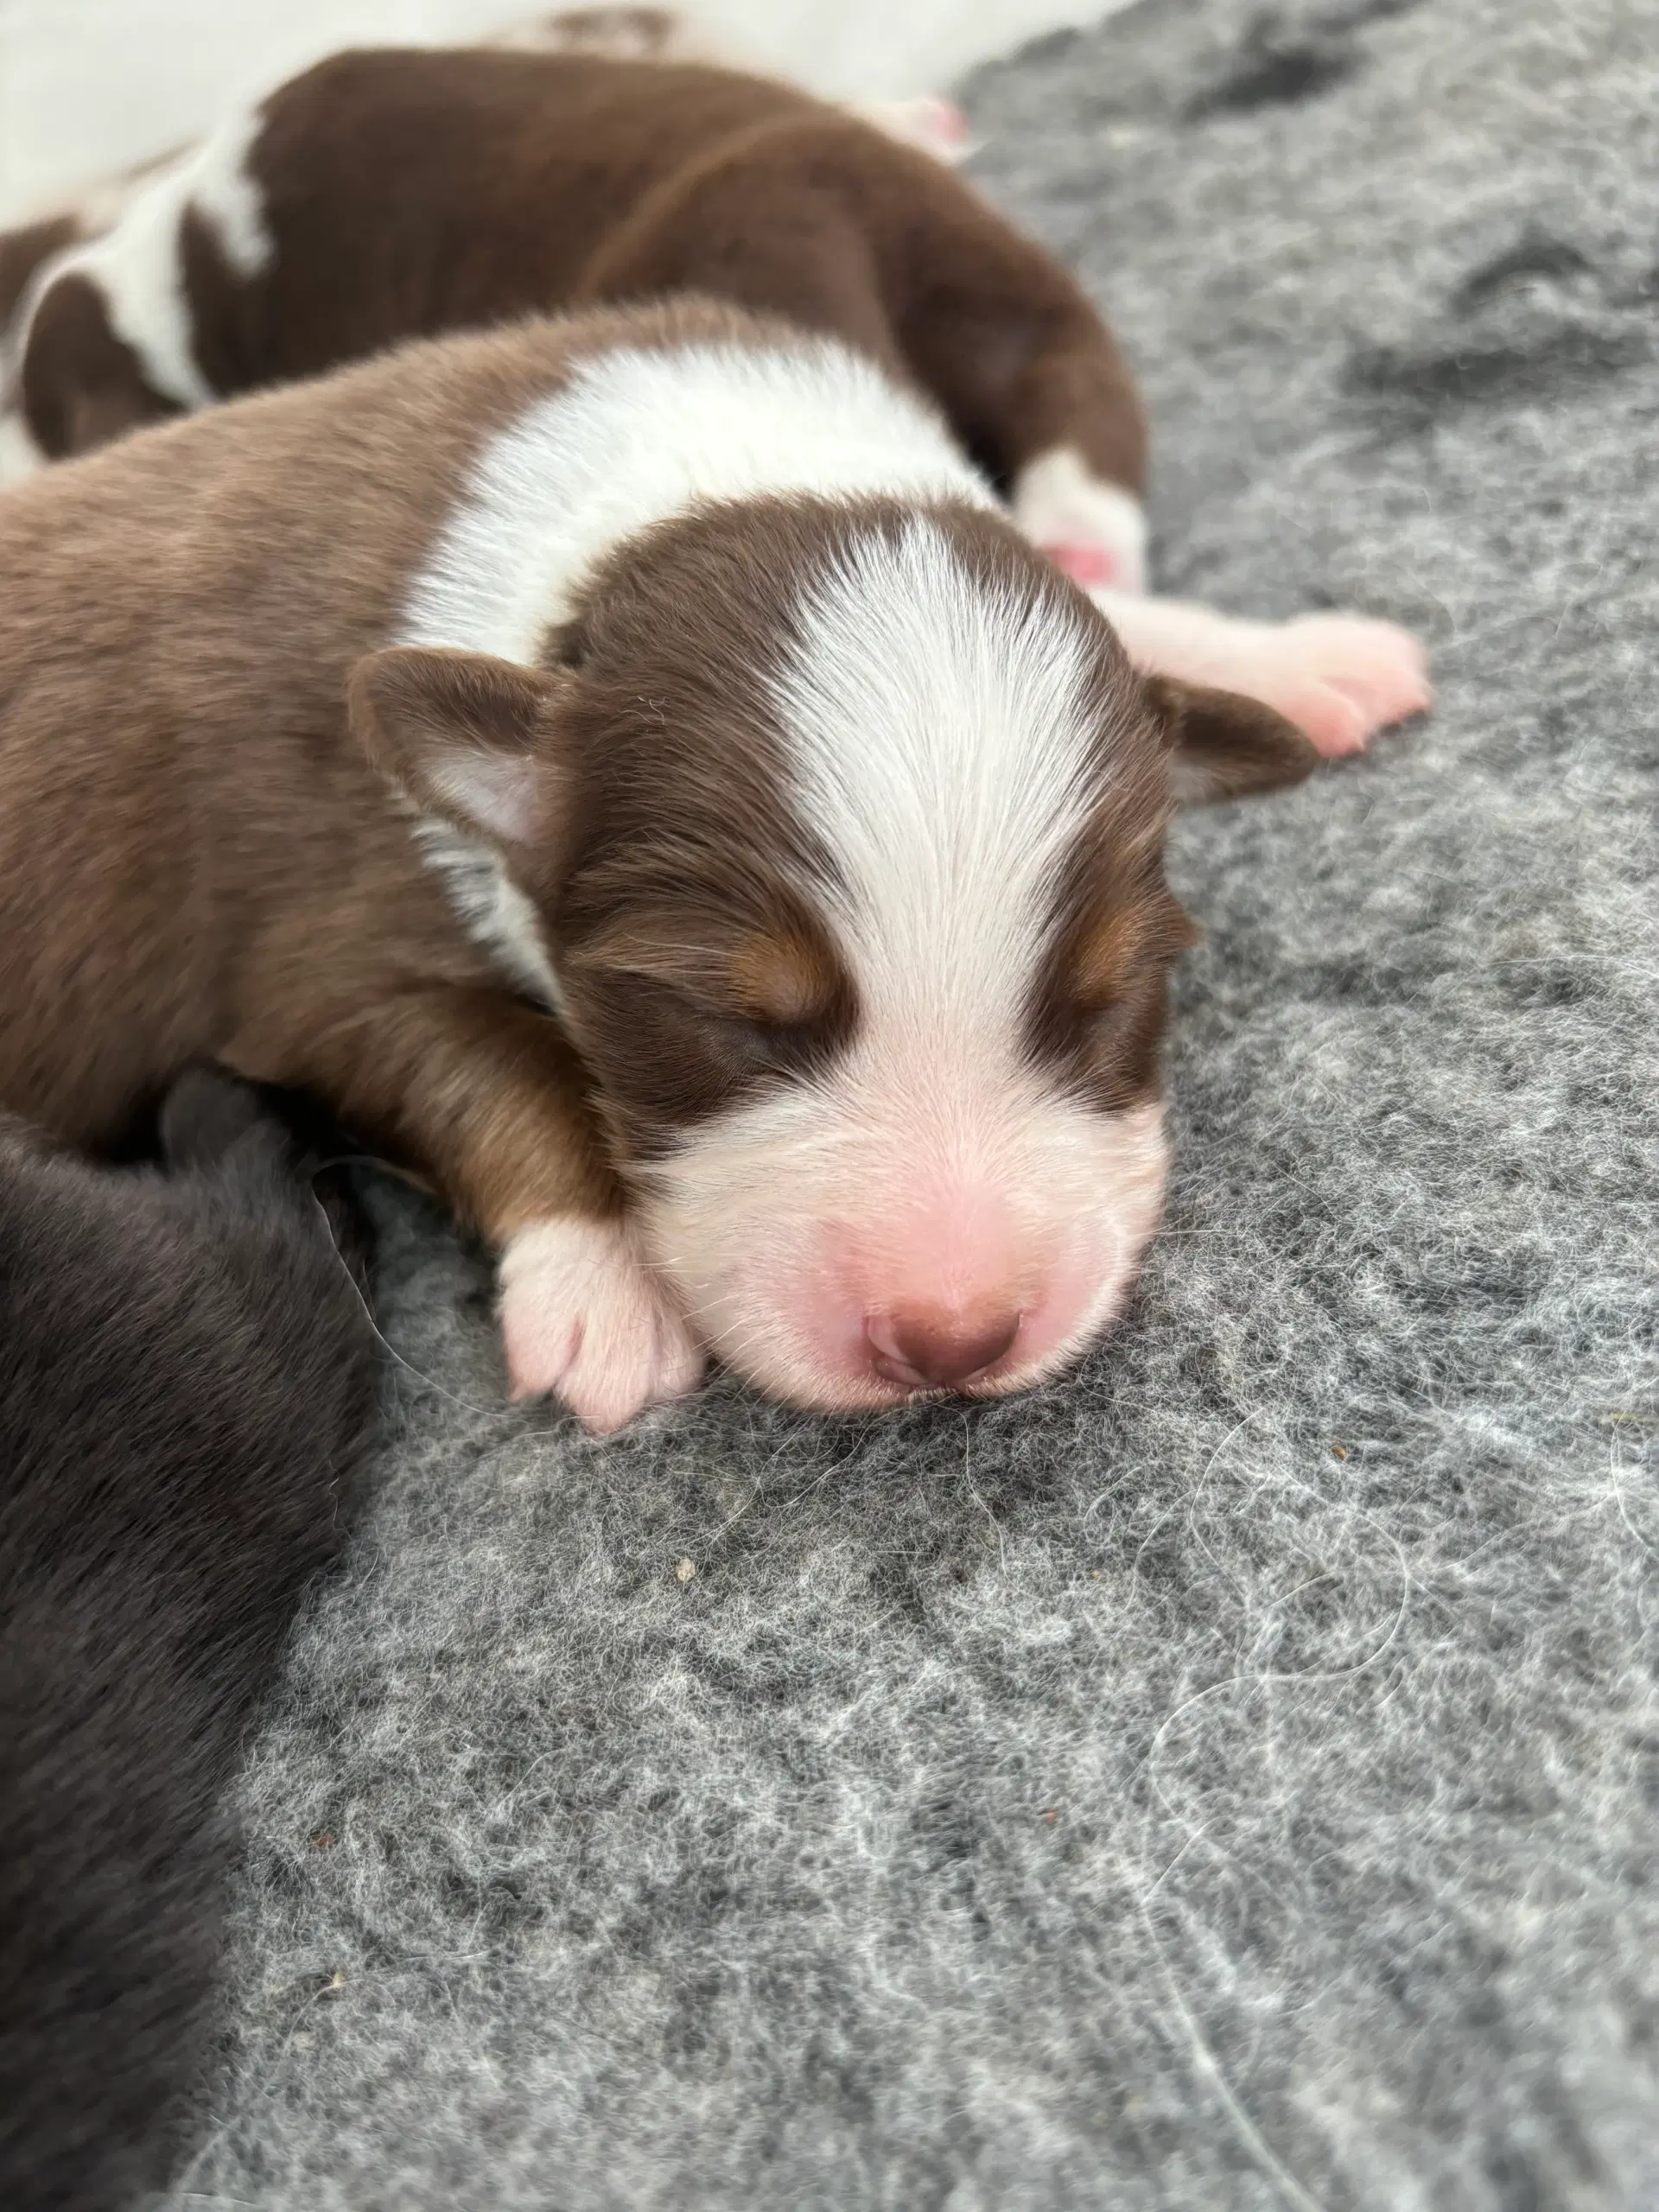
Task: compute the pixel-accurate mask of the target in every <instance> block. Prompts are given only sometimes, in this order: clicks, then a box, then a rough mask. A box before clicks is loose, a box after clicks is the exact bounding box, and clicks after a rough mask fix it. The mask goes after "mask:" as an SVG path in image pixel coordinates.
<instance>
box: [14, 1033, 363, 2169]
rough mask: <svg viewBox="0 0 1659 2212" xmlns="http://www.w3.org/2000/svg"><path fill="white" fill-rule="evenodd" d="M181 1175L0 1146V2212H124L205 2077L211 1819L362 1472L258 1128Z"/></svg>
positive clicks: (244, 1108) (198, 1089) (320, 1294)
mask: <svg viewBox="0 0 1659 2212" xmlns="http://www.w3.org/2000/svg"><path fill="white" fill-rule="evenodd" d="M165 1135H166V1139H167V1141H168V1148H169V1152H170V1153H171V1154H172V1156H173V1158H174V1160H175V1161H178V1162H181V1163H184V1162H188V1164H186V1165H183V1166H182V1167H181V1172H175V1173H171V1174H169V1175H168V1176H165V1177H164V1176H162V1175H160V1174H157V1173H154V1172H143V1173H110V1172H100V1171H98V1170H95V1169H92V1168H90V1167H87V1166H83V1165H82V1164H80V1163H79V1162H77V1161H75V1160H72V1159H70V1158H68V1157H67V1156H63V1155H57V1154H48V1153H47V1152H45V1151H44V1150H43V1149H42V1148H41V1147H40V1146H39V1145H38V1143H37V1142H36V1141H35V1139H34V1138H33V1137H32V1136H31V1135H29V1134H28V1133H27V1132H26V1131H24V1130H23V1129H22V1128H21V1126H20V1125H19V1124H16V1123H15V1122H7V1123H5V1124H4V1125H3V1128H0V2202H3V2203H5V2204H7V2205H9V2206H10V2205H15V2206H17V2207H19V2208H22V2207H25V2206H31V2205H37V2204H40V2205H44V2204H48V2203H50V2204H53V2205H56V2206H63V2207H72V2206H73V2207H77V2208H81V2207H84V2208H89V2212H90V2208H92V2207H95V2206H97V2207H102V2206H110V2207H111V2208H113V2207H115V2206H117V2205H124V2204H125V2203H127V2202H130V2200H131V2199H132V2197H133V2196H135V2194H136V2193H137V2192H138V2191H140V2190H143V2189H144V2188H147V2187H152V2186H155V2185H156V2183H158V2182H159V2181H160V2180H161V2179H162V2178H163V2177H164V2172H165V2168H166V2165H167V2163H168V2155H169V2152H170V2149H171V2146H172V2142H173V2140H174V2137H175V2128H176V2125H177V2123H178V2120H179V2119H180V2116H181V2107H182V2102H183V2100H184V2098H185V2096H186V2095H187V2094H188V2090H189V2089H190V2088H191V2085H192V2082H193V2077H194V2073H195V2070H196V2069H197V2067H198V2065H199V2064H200V2060H201V2057H202V2056H203V2050H204V2041H205V2037H206V2033H207V2028H208V2025H209V2021H210V2013H211V1999H212V1993H213V1974H214V1968H215V1964H216V1960H217V1956H218V1951H219V1941H220V1917H221V1904H220V1890H221V1885H222V1879H223V1875H224V1872H225V1868H226V1863H227V1859H228V1855H229V1852H230V1849H231V1846H232V1835H231V1832H230V1829H229V1827H228V1825H227V1822H226V1817H225V1814H224V1810H223V1807H222V1804H221V1798H222V1795H223V1793H224V1791H225V1789H226V1784H227V1783H228V1782H229V1780H230V1778H231V1777H232V1772H233V1770H234V1766H235V1762H236V1756H237V1750H238V1743H239V1740H240V1738H241V1736H242V1733H243V1731H244V1730H245V1727H246V1726H247V1724H248V1722H249V1719H250V1717H251V1713H252V1712H253V1710H254V1707H255V1705H256V1703H257V1700H258V1698H259V1696H260V1695H261V1694H262V1693H263V1692H264V1689H265V1688H266V1687H267V1685H268V1683H269V1681H270V1678H271V1676H272V1675H273V1673H274V1670H275V1668H276V1666H277V1660H278V1656H279V1653H280V1650H281V1647H282V1643H283V1638H284V1637H285V1635H286V1633H287V1631H288V1629H289V1624H290V1623H291V1621H292V1618H293V1616H294V1613H295V1611H296V1607H297V1605H298V1604H299V1601H300V1598H301V1595H302V1591H303V1589H304V1587H305V1585H306V1582H307V1580H308V1578H309V1577H310V1576H311V1575H312V1574H313V1573H315V1572H316V1571H317V1570H318V1569H319V1568H320V1567H323V1566H325V1565H326V1564H327V1562H328V1561H329V1560H331V1559H332V1558H334V1555H335V1554H336V1553H337V1552H338V1550H339V1548H340V1545H341V1543H342V1541H344V1537H345V1534H346V1529H347V1528H348V1526H349V1518H350V1516H349V1506H350V1503H351V1489H352V1479H353V1474H354V1471H355V1469H356V1467H357V1465H358V1463H359V1460H360V1459H361V1457H362V1455H363V1453H364V1451H365V1447H366V1446H367V1443H368V1440H369V1437H370V1434H371V1425H372V1408H373V1395H374V1366H373V1332H372V1325H371V1323H370V1321H369V1319H368V1316H367V1313H366V1310H365V1307H364V1306H363V1304H362V1302H361V1298H360V1294H359V1290H358V1288H357V1287H356V1286H355V1285H354V1283H353V1281H352V1279H351V1276H350V1274H349V1273H348V1272H347V1269H346V1266H345V1265H344V1264H343V1263H342V1260H341V1257H340V1254H339V1252H338V1250H337V1249H336V1247H335V1245H334V1241H333V1239H332V1237H331V1236H330V1234H329V1231H328V1228H327V1224H326V1222H325V1220H324V1217H323V1214H322V1211H321V1208H320V1206H319V1205H318V1203H317V1200H316V1199H315V1197H314V1195H313V1193H312V1190H311V1186H310V1183H309V1181H308V1178H307V1177H306V1176H305V1175H304V1174H303V1173H302V1172H301V1169H300V1166H299V1165H298V1163H297V1162H296V1158H295V1156H294V1154H293V1151H292V1148H291V1147H290V1143H289V1138H288V1135H287V1134H286V1132H285V1131H284V1129H283V1128H282V1126H281V1125H280V1124H279V1123H277V1122H275V1121H273V1120H272V1119H271V1118H270V1116H269V1115H268V1114H265V1113H264V1112H263V1111H261V1110H259V1109H258V1108H257V1106H256V1105H255V1104H254V1103H253V1101H252V1097H251V1094H250V1093H248V1092H247V1091H245V1090H244V1089H243V1088H242V1087H241V1086H238V1085H233V1084H230V1083H228V1082H227V1081H226V1080H224V1079H221V1078H219V1077H212V1076H193V1077H188V1078H186V1084H185V1085H184V1086H181V1091H180V1093H179V1095H177V1096H175V1099H174V1100H173V1101H172V1102H171V1103H170V1106H169V1109H168V1117H167V1122H166V1124H165Z"/></svg>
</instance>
